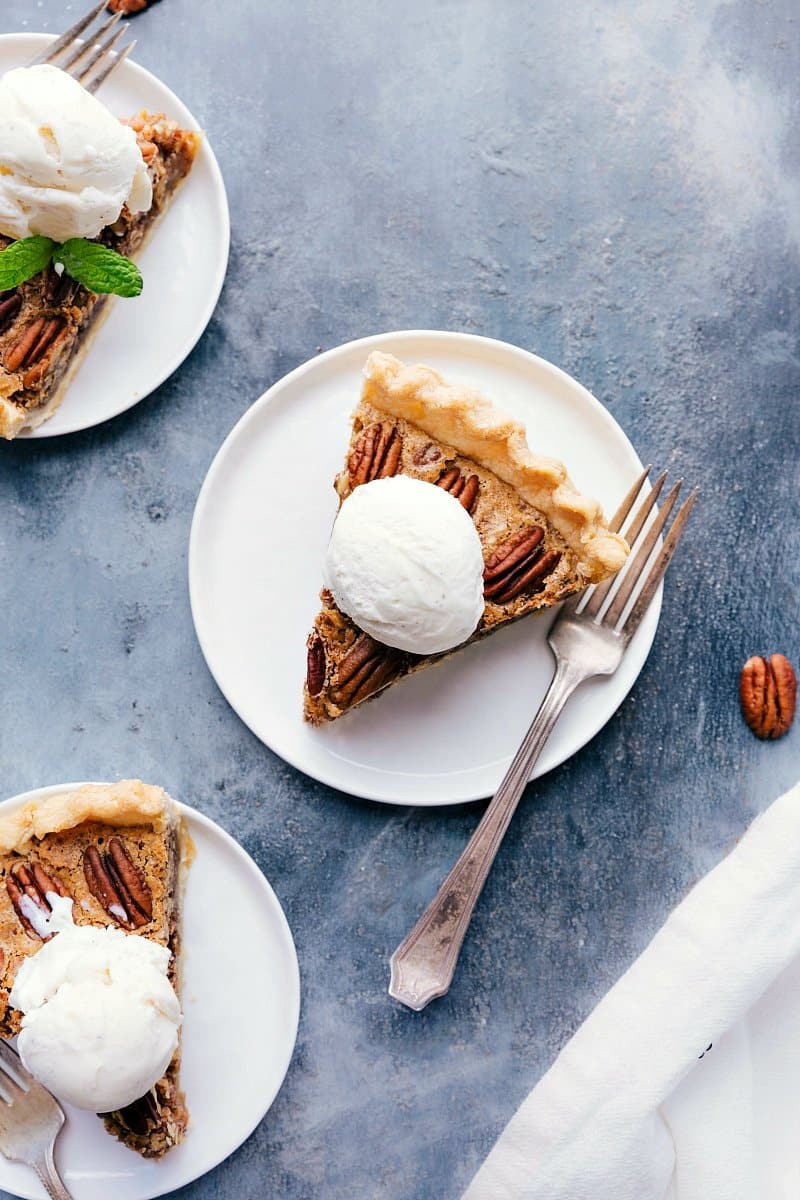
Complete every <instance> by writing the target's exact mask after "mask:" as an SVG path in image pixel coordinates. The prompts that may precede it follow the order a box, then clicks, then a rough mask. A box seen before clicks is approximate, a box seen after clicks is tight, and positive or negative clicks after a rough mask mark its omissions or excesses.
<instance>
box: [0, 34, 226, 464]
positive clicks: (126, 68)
mask: <svg viewBox="0 0 800 1200" xmlns="http://www.w3.org/2000/svg"><path fill="white" fill-rule="evenodd" d="M57 36H58V35H57V34H51V33H42V32H37V31H34V30H31V31H30V32H27V31H25V30H16V31H14V32H11V33H0V47H2V46H4V45H6V44H9V43H11V44H13V43H15V42H20V43H22V42H31V41H35V42H37V43H38V44H39V45H41V46H45V45H47V44H49V43H50V42H53V41H55V40H56V38H57ZM20 65H21V66H24V63H21V64H20ZM125 73H129V74H133V76H134V77H135V76H139V77H140V79H142V80H144V82H145V83H146V84H148V85H149V84H150V83H151V82H152V83H155V84H156V85H157V86H158V87H160V88H163V89H164V91H165V92H167V93H168V94H169V96H170V97H171V99H173V100H174V101H175V102H176V103H177V104H178V105H179V106H180V107H181V108H182V109H184V110H185V111H186V112H187V113H188V114H189V118H190V120H189V122H188V124H189V126H190V128H194V129H195V130H196V131H198V132H200V133H202V134H203V145H202V153H203V155H204V157H205V158H206V161H207V163H208V166H209V168H210V172H211V182H212V188H213V193H214V195H215V197H216V199H217V201H218V207H219V211H220V214H221V216H222V224H221V226H220V235H221V237H220V243H219V246H220V249H219V258H218V262H217V270H216V273H215V277H214V284H213V287H212V288H210V289H209V292H208V301H207V303H206V305H205V306H204V308H203V312H202V315H201V317H199V318H198V321H197V326H196V329H197V331H196V332H195V333H193V334H192V335H191V337H190V338H188V339H187V340H186V342H184V343H183V347H182V348H181V349H180V350H179V351H178V352H177V353H176V354H174V355H173V356H172V357H171V358H170V359H169V362H168V365H167V367H166V368H165V369H164V371H163V372H162V373H160V374H159V376H158V378H157V379H155V381H154V382H153V383H152V384H151V385H149V386H148V389H147V390H146V391H143V392H142V393H141V395H138V396H135V397H134V398H133V399H131V400H130V402H127V403H125V404H124V405H123V406H122V407H120V408H113V411H109V412H108V413H107V414H106V415H105V416H102V417H99V418H97V419H96V420H95V419H91V420H88V421H87V420H85V419H84V420H81V419H77V420H73V421H71V422H69V423H68V425H67V427H66V428H61V429H52V428H51V427H50V423H49V422H48V421H45V422H44V424H43V425H39V426H38V427H37V428H36V429H32V430H28V431H26V432H24V433H21V434H19V435H18V438H19V440H21V441H42V440H45V439H50V438H58V437H65V436H67V435H69V434H73V433H81V432H82V431H83V430H86V429H95V428H97V426H98V425H104V424H105V423H106V422H107V421H113V420H114V419H115V418H116V417H119V416H122V414H123V413H125V412H129V411H130V410H131V409H132V408H135V407H136V405H137V404H139V403H140V402H141V401H142V400H146V399H147V397H148V396H152V394H153V392H155V391H157V390H158V389H159V388H160V387H161V386H162V384H164V383H166V381H167V380H168V379H169V378H171V376H172V375H174V374H175V372H176V371H177V370H178V369H179V368H180V367H181V366H182V365H183V363H184V362H185V361H186V359H187V358H188V357H189V355H190V354H191V353H192V351H193V350H194V348H195V346H196V345H197V343H198V342H199V341H200V338H201V337H202V336H203V334H204V333H205V331H206V329H207V328H208V325H209V322H210V321H211V318H212V317H213V315H214V311H215V309H216V307H217V304H218V303H219V298H220V296H221V294H222V288H223V286H224V283H225V279H226V276H227V273H228V264H229V260H230V250H231V215H230V203H229V201H228V193H227V190H226V188H225V179H224V177H223V174H222V170H221V168H220V165H219V162H218V161H217V156H216V155H215V153H214V151H213V149H212V146H211V142H210V141H209V138H208V136H207V135H206V133H205V130H204V129H203V127H202V125H201V124H200V122H199V121H198V120H197V118H196V117H195V115H194V113H193V112H192V110H191V109H190V108H189V106H188V104H186V103H185V101H183V100H182V99H181V98H180V96H178V95H177V93H176V92H174V91H173V90H172V88H171V87H170V86H169V84H167V83H165V82H164V81H163V80H162V79H160V78H159V77H158V76H157V75H156V74H155V72H153V71H150V70H148V68H147V67H144V66H142V65H141V63H138V62H136V61H133V60H131V59H130V58H128V59H126V60H125V62H124V63H123V64H122V67H121V74H122V75H124V74H125ZM59 411H60V410H59Z"/></svg>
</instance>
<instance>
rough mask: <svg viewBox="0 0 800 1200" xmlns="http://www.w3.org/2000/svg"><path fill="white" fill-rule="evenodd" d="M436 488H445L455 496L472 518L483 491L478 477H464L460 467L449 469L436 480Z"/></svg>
mask: <svg viewBox="0 0 800 1200" xmlns="http://www.w3.org/2000/svg"><path fill="white" fill-rule="evenodd" d="M436 486H437V487H440V488H444V490H445V491H446V492H449V493H450V495H451V496H454V497H455V499H456V500H458V501H459V502H460V503H461V505H462V506H463V507H464V508H465V509H466V510H467V512H468V513H469V514H470V516H472V513H473V512H474V510H475V505H476V504H477V502H478V493H479V492H480V489H481V484H480V480H479V479H478V476H477V475H469V476H464V475H462V474H461V472H460V471H459V469H458V467H449V468H448V469H447V470H446V471H443V472H442V474H441V475H440V476H439V478H438V479H437V480H436Z"/></svg>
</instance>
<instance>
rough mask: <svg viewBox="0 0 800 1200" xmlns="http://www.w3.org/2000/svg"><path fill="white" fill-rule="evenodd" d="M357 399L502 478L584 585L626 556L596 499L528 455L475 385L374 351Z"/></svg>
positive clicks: (549, 462) (553, 465)
mask: <svg viewBox="0 0 800 1200" xmlns="http://www.w3.org/2000/svg"><path fill="white" fill-rule="evenodd" d="M362 399H363V400H364V402H365V403H367V404H370V405H372V406H373V407H374V408H376V409H380V410H381V411H383V412H386V413H388V414H389V415H390V416H393V417H397V418H401V419H402V420H404V421H409V422H410V423H411V424H413V425H416V426H417V427H418V428H419V429H422V430H423V431H424V432H425V433H427V434H428V435H429V436H430V437H432V438H435V439H436V440H437V441H439V442H444V443H445V444H447V445H449V446H452V447H454V448H455V449H456V450H457V451H458V453H459V454H462V455H463V456H464V457H465V458H469V459H472V461H473V462H475V463H477V464H478V465H479V466H481V467H485V468H486V470H488V471H491V472H492V473H493V474H494V475H496V476H497V477H498V479H502V480H503V482H504V483H507V484H508V485H509V487H511V488H513V489H514V491H515V492H517V493H518V495H520V496H521V497H522V499H523V500H525V501H526V502H527V503H528V504H530V505H531V507H532V508H535V509H537V510H538V511H539V512H540V513H542V514H543V515H544V516H545V517H547V519H548V520H549V521H550V523H551V524H552V525H553V526H554V528H555V529H557V530H558V532H559V533H560V534H561V536H562V537H563V538H564V540H565V542H566V543H567V545H568V546H569V547H570V548H571V549H572V550H573V551H574V553H575V566H576V569H577V571H578V572H579V573H580V575H581V577H582V578H583V579H584V580H585V581H586V583H587V584H588V583H596V582H597V581H598V580H600V579H605V578H606V576H608V575H612V574H614V572H615V571H618V570H619V569H620V567H621V566H622V564H623V563H624V562H625V559H626V558H627V556H628V545H627V542H626V541H625V539H624V538H621V537H620V536H619V535H618V534H616V533H611V532H610V530H609V529H608V526H607V525H606V523H605V519H604V517H603V512H602V509H601V508H600V505H599V504H598V503H597V501H596V500H590V499H589V498H588V497H587V496H583V495H581V493H580V492H579V491H577V489H576V488H575V486H574V485H573V483H572V482H571V481H570V479H569V476H568V475H567V469H566V467H565V466H564V464H563V463H562V462H559V461H558V459H555V458H545V457H543V456H542V455H538V454H534V453H533V451H532V450H531V449H530V447H529V446H528V440H527V435H526V432H525V429H524V427H523V426H522V425H520V424H519V422H518V421H515V420H514V419H513V418H512V417H510V416H508V415H507V414H506V413H504V412H502V411H501V410H500V409H498V408H497V407H496V406H495V405H494V404H493V403H491V401H489V400H487V399H486V398H485V397H484V396H483V395H482V394H481V393H480V392H477V391H473V390H472V389H471V388H467V387H464V386H463V385H461V384H454V383H447V382H446V381H445V380H444V379H442V377H441V375H440V374H439V373H438V372H437V371H434V370H433V369H432V368H431V367H424V366H419V365H418V366H406V365H405V364H404V363H402V362H400V360H399V359H397V358H395V357H394V356H393V355H391V354H384V353H382V352H381V351H379V350H375V351H373V353H372V354H370V356H369V358H368V359H367V363H366V366H365V367H364V389H363V393H362Z"/></svg>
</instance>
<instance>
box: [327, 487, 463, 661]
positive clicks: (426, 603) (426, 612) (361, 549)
mask: <svg viewBox="0 0 800 1200" xmlns="http://www.w3.org/2000/svg"><path fill="white" fill-rule="evenodd" d="M324 577H325V584H326V586H327V587H328V588H329V589H330V591H331V592H332V593H333V597H334V599H335V600H336V603H337V604H338V605H339V608H340V609H341V610H342V612H345V613H347V615H348V616H349V617H352V619H353V620H354V621H355V623H356V625H358V626H359V627H360V628H361V629H363V630H365V631H366V632H367V633H369V634H371V636H372V637H374V638H376V639H377V640H378V641H379V642H383V643H384V645H386V646H396V647H397V648H398V649H400V650H408V651H410V652H411V653H413V654H438V653H439V652H440V651H443V650H450V649H451V648H452V647H453V646H457V645H459V643H461V642H464V641H466V640H467V638H468V637H469V636H470V634H472V633H473V632H474V630H475V627H476V625H477V624H478V621H479V620H480V618H481V614H482V613H483V555H482V552H481V543H480V539H479V537H478V534H477V531H476V529H475V526H474V524H473V523H472V518H471V517H470V516H469V514H468V513H467V511H466V510H465V509H464V508H462V506H461V505H460V504H459V502H458V500H456V499H454V498H453V497H452V496H451V495H450V494H449V493H448V492H446V491H444V490H443V489H442V488H438V487H436V486H435V485H434V484H432V483H425V482H424V481H423V480H421V479H410V478H409V477H408V476H407V475H396V476H394V477H393V478H391V479H375V480H373V482H372V483H364V484H362V485H361V486H360V487H357V488H356V489H355V491H354V492H352V493H351V494H350V495H349V496H348V497H347V499H346V500H345V502H344V504H343V505H342V507H341V509H340V510H339V515H338V517H337V518H336V523H335V525H334V527H333V533H332V535H331V540H330V543H329V545H328V552H327V555H326V558H325V567H324Z"/></svg>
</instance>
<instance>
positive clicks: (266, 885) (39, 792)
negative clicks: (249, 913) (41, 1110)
mask: <svg viewBox="0 0 800 1200" xmlns="http://www.w3.org/2000/svg"><path fill="white" fill-rule="evenodd" d="M103 782H104V781H101V780H82V781H77V782H67V783H54V784H45V785H44V786H43V787H38V788H29V789H28V790H26V791H24V792H18V793H17V794H16V795H14V796H7V797H5V798H4V799H2V800H0V811H3V810H4V809H6V808H11V809H12V810H13V809H14V808H19V807H21V806H22V805H23V804H25V803H27V802H29V801H31V800H42V799H45V798H46V797H47V796H51V795H58V794H59V793H60V792H65V791H76V790H77V789H78V788H81V787H86V786H87V784H97V783H100V784H101V785H102V784H103ZM105 782H106V783H107V782H108V781H105ZM174 803H175V804H176V805H177V806H178V809H179V810H180V813H181V815H182V816H183V817H184V819H185V820H186V821H187V823H188V824H189V826H190V832H191V824H192V822H197V824H198V825H200V826H202V827H204V828H205V829H206V830H207V831H208V832H210V833H211V834H212V835H213V836H214V837H221V840H222V841H223V843H225V844H226V845H227V846H228V848H229V849H231V850H233V851H234V852H235V854H236V857H237V858H238V860H239V861H240V862H241V863H242V865H243V866H244V867H245V869H246V870H247V871H248V873H249V874H250V875H251V877H252V878H253V879H254V880H255V882H256V883H257V884H258V885H259V886H260V887H261V889H262V890H265V891H266V894H267V898H268V900H269V902H270V904H271V906H272V908H273V910H274V912H275V914H276V915H277V917H278V922H277V924H278V928H279V929H280V936H281V941H282V942H283V944H284V949H285V950H288V952H289V960H290V962H291V964H292V972H291V979H290V981H289V982H290V983H291V986H292V1011H291V1018H292V1038H291V1044H290V1045H289V1047H288V1053H287V1054H286V1055H285V1056H284V1060H282V1071H281V1076H280V1079H279V1081H278V1083H277V1086H276V1087H275V1089H274V1091H273V1093H272V1095H271V1096H270V1097H269V1100H268V1102H267V1104H266V1106H265V1108H264V1111H263V1112H262V1113H261V1115H260V1116H259V1117H258V1119H257V1120H256V1121H255V1123H254V1124H252V1125H249V1127H248V1128H247V1129H246V1130H245V1131H244V1132H243V1133H241V1135H240V1134H239V1132H238V1131H237V1133H236V1139H237V1140H236V1141H235V1143H234V1144H233V1145H231V1147H230V1149H229V1150H227V1151H226V1152H225V1154H224V1155H223V1156H222V1157H221V1158H220V1157H218V1156H216V1155H214V1156H212V1158H213V1161H209V1162H207V1163H204V1164H203V1165H202V1166H201V1167H200V1169H199V1170H196V1171H195V1170H194V1168H192V1173H191V1175H190V1176H189V1177H188V1178H186V1179H184V1180H183V1181H182V1182H179V1183H175V1182H170V1183H169V1184H168V1185H167V1186H166V1187H165V1188H164V1187H161V1186H159V1187H158V1188H157V1190H155V1191H153V1190H152V1189H147V1188H145V1190H144V1191H142V1192H141V1194H138V1196H137V1200H158V1197H160V1196H165V1195H167V1194H168V1193H170V1192H172V1191H174V1190H175V1189H176V1188H184V1187H187V1186H188V1185H189V1184H192V1183H194V1182H195V1181H196V1180H198V1179H202V1178H203V1176H204V1175H207V1174H208V1173H209V1171H213V1170H214V1169H215V1168H216V1167H218V1166H219V1165H220V1164H221V1163H223V1162H226V1161H227V1159H229V1158H230V1157H231V1155H232V1154H235V1153H236V1151H237V1150H238V1149H239V1147H240V1146H242V1145H243V1144H244V1143H245V1142H246V1141H247V1139H248V1138H249V1137H250V1136H251V1134H252V1133H254V1131H255V1130H256V1129H257V1128H258V1126H259V1125H260V1124H261V1122H262V1121H263V1120H264V1118H265V1117H266V1115H267V1113H268V1112H269V1110H270V1109H271V1108H272V1105H273V1104H274V1103H275V1100H276V1099H277V1097H278V1094H279V1093H280V1090H281V1088H282V1087H283V1084H284V1082H285V1080H286V1076H287V1074H288V1073H289V1067H290V1066H291V1063H292V1059H293V1058H294V1052H295V1049H296V1048H297V1035H298V1032H299V1027H300V1009H301V999H302V996H301V976H300V963H299V960H298V957H297V947H296V946H295V942H294V937H293V935H292V930H291V926H290V925H289V921H288V919H287V916H286V913H285V912H284V911H283V905H282V904H281V902H280V900H279V899H278V897H277V895H276V894H275V890H274V889H273V887H272V884H271V883H270V881H269V880H268V879H267V877H266V875H265V874H264V872H263V871H262V870H261V868H260V867H259V865H258V863H257V862H256V861H255V859H254V858H253V857H252V856H251V855H250V854H248V853H247V851H246V850H245V848H244V846H242V844H241V843H240V842H238V841H237V840H236V838H235V837H233V835H232V834H230V833H228V831H227V829H224V828H223V827H222V826H221V825H220V824H218V822H217V821H215V820H213V818H212V817H209V816H207V815H206V814H205V813H203V812H201V811H200V810H199V809H197V808H194V807H192V805H191V804H186V803H185V802H184V801H182V800H175V801H174ZM190 869H191V868H190ZM31 1184H32V1186H33V1187H36V1188H38V1189H39V1190H34V1191H29V1190H25V1191H18V1192H17V1191H12V1192H10V1193H9V1194H10V1195H12V1196H19V1197H20V1200H41V1198H42V1197H43V1196H44V1195H45V1193H44V1190H43V1189H42V1188H41V1185H40V1184H38V1181H37V1179H36V1176H35V1175H34V1174H33V1172H32V1171H31Z"/></svg>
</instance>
